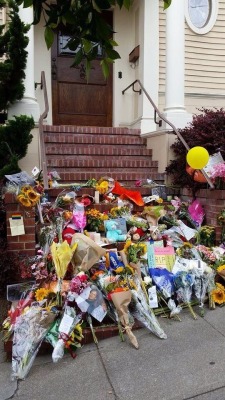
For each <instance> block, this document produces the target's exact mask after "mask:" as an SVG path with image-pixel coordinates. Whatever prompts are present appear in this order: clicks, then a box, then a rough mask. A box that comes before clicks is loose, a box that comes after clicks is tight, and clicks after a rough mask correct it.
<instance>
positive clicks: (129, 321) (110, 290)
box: [97, 267, 139, 349]
mask: <svg viewBox="0 0 225 400" xmlns="http://www.w3.org/2000/svg"><path fill="white" fill-rule="evenodd" d="M126 271H127V269H126V267H124V268H123V267H118V268H117V269H115V270H114V274H111V273H110V272H108V271H107V270H105V271H101V273H98V275H97V276H98V280H97V282H98V285H99V287H100V288H101V290H102V292H103V293H104V294H105V296H106V299H107V300H108V303H109V316H111V317H112V318H113V320H114V321H115V322H117V323H118V328H119V333H120V336H121V339H122V340H123V335H122V333H123V331H124V332H126V334H127V336H128V337H129V339H130V342H131V343H132V345H133V346H134V347H135V348H136V349H138V347H139V346H138V342H137V339H136V337H135V336H134V334H133V332H132V326H133V323H134V321H133V318H131V315H130V313H129V309H128V306H129V304H130V302H131V290H130V288H132V287H134V286H135V285H134V282H133V276H132V271H131V269H130V271H127V272H128V273H127V272H126ZM115 274H116V275H115Z"/></svg>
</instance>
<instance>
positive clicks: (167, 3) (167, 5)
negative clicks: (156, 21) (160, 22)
mask: <svg viewBox="0 0 225 400" xmlns="http://www.w3.org/2000/svg"><path fill="white" fill-rule="evenodd" d="M163 2H164V8H163V9H164V10H166V9H167V8H168V7H169V6H170V5H171V3H172V0H164V1H163Z"/></svg>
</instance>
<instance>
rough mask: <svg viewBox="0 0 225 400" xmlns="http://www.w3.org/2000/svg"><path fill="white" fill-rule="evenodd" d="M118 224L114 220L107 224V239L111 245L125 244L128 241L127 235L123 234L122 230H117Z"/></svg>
mask: <svg viewBox="0 0 225 400" xmlns="http://www.w3.org/2000/svg"><path fill="white" fill-rule="evenodd" d="M117 227H118V223H117V222H116V221H113V220H109V221H106V222H105V229H106V237H107V239H108V241H109V243H114V242H123V241H125V240H126V238H127V235H125V234H122V231H121V229H117Z"/></svg>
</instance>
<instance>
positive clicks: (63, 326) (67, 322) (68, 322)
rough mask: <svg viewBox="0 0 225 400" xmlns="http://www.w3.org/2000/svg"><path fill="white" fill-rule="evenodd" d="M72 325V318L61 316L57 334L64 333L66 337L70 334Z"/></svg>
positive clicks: (65, 315)
mask: <svg viewBox="0 0 225 400" xmlns="http://www.w3.org/2000/svg"><path fill="white" fill-rule="evenodd" d="M72 324H73V318H72V317H70V316H69V315H67V314H64V315H63V318H62V321H61V322H60V325H59V332H62V333H65V334H66V335H68V334H69V333H70V328H71V326H72Z"/></svg>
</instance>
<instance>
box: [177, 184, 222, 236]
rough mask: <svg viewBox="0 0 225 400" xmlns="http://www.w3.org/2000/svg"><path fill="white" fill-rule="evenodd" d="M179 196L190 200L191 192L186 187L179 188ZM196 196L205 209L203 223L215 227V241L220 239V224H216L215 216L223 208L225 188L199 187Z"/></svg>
mask: <svg viewBox="0 0 225 400" xmlns="http://www.w3.org/2000/svg"><path fill="white" fill-rule="evenodd" d="M181 198H182V199H183V200H184V201H187V200H191V199H192V194H191V191H189V190H188V189H181ZM196 198H197V199H198V200H199V201H200V203H201V205H202V206H203V207H204V210H205V215H206V217H205V224H207V225H211V226H214V227H215V228H216V241H217V243H220V241H221V230H222V228H221V226H220V225H219V224H218V221H217V217H218V215H219V213H220V212H221V210H222V209H223V208H225V190H211V189H201V190H199V191H198V192H197V196H196Z"/></svg>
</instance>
